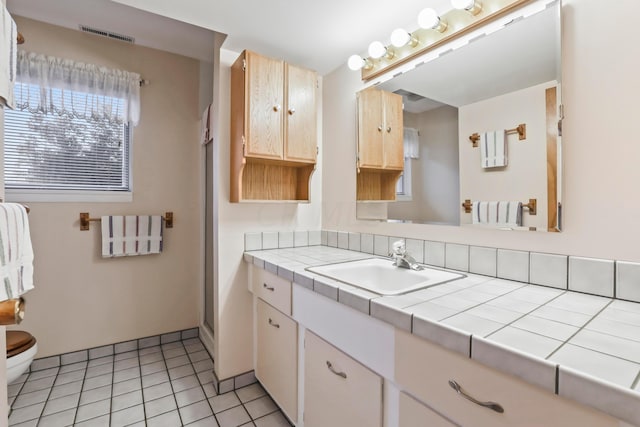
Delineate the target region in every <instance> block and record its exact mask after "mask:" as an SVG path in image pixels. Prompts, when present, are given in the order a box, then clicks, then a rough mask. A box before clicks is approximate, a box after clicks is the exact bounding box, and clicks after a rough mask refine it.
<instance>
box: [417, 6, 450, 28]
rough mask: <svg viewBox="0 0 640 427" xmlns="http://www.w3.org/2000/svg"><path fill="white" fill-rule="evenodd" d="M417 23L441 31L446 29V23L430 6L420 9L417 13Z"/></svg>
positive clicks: (422, 26)
mask: <svg viewBox="0 0 640 427" xmlns="http://www.w3.org/2000/svg"><path fill="white" fill-rule="evenodd" d="M418 25H419V26H420V27H421V28H427V29H432V30H436V31H438V32H441V33H443V32H444V31H445V30H446V29H447V23H446V22H444V21H443V20H442V19H441V18H440V17H439V16H438V13H437V12H436V11H435V10H433V9H431V8H426V9H422V11H420V13H419V14H418Z"/></svg>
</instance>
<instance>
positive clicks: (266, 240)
mask: <svg viewBox="0 0 640 427" xmlns="http://www.w3.org/2000/svg"><path fill="white" fill-rule="evenodd" d="M277 248H278V232H277V231H265V232H263V233H262V249H277Z"/></svg>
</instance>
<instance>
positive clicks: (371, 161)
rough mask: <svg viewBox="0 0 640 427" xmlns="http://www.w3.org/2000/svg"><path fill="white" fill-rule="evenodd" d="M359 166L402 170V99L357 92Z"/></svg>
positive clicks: (383, 93)
mask: <svg viewBox="0 0 640 427" xmlns="http://www.w3.org/2000/svg"><path fill="white" fill-rule="evenodd" d="M357 98H358V167H359V168H363V169H386V170H402V169H403V168H404V150H403V120H402V96H400V95H397V94H395V93H391V92H385V91H382V90H378V89H365V90H363V91H361V92H359V93H358V95H357Z"/></svg>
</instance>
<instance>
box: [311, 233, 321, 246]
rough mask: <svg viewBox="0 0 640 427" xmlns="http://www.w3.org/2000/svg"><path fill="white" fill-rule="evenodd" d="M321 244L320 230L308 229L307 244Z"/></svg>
mask: <svg viewBox="0 0 640 427" xmlns="http://www.w3.org/2000/svg"><path fill="white" fill-rule="evenodd" d="M321 244H322V231H320V230H310V231H309V246H318V245H321Z"/></svg>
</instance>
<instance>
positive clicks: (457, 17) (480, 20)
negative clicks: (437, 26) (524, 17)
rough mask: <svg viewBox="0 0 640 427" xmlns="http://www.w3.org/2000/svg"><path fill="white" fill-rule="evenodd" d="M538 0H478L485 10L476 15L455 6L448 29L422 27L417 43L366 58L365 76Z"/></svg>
mask: <svg viewBox="0 0 640 427" xmlns="http://www.w3.org/2000/svg"><path fill="white" fill-rule="evenodd" d="M535 1H536V0H478V3H481V4H482V10H481V11H480V12H479V13H477V14H476V15H473V14H471V13H469V11H467V10H457V9H452V10H450V11H448V12H447V13H445V14H444V15H443V16H441V19H442V20H443V21H444V22H446V23H447V24H448V27H447V29H446V30H445V31H444V32H439V31H436V30H434V29H431V28H427V29H424V28H419V29H417V30H415V31H413V32H412V33H411V35H412V37H414V38H415V39H416V40H418V43H417V44H415V45H414V46H411V45H410V44H407V45H405V46H403V47H400V48H398V47H393V52H394V53H393V56H392V57H391V58H389V57H388V56H383V57H382V58H379V59H374V58H365V59H364V60H365V61H367V60H368V61H369V64H370V65H369V67H368V68H362V69H361V76H362V80H364V81H365V82H366V81H370V80H372V79H374V78H376V77H378V76H380V75H381V74H384V73H386V72H387V71H389V70H392V69H394V68H396V67H398V66H400V65H402V64H405V63H407V62H408V61H410V60H412V59H414V58H416V57H418V56H420V55H423V54H425V53H427V52H429V51H431V50H433V49H436V48H437V47H439V46H442V45H443V44H445V43H449V42H451V41H453V40H455V39H457V38H459V37H462V36H463V35H465V34H468V33H469V32H471V31H473V30H475V29H477V28H479V27H481V26H483V25H485V24H487V23H490V22H492V21H494V20H496V19H499V18H500V17H502V16H504V15H507V14H509V13H511V12H513V11H514V10H516V9H518V8H520V7H523V6H525V5H527V4H529V3H533V2H535Z"/></svg>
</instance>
